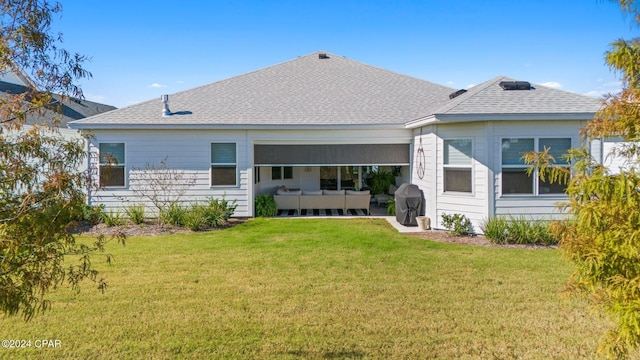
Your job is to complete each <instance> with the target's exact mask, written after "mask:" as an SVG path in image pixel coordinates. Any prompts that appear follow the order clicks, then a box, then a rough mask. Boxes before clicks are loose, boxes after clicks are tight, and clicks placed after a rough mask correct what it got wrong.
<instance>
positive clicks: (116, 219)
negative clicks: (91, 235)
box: [102, 210, 124, 227]
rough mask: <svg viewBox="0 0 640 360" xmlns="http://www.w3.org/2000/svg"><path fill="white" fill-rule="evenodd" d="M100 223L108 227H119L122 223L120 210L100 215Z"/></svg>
mask: <svg viewBox="0 0 640 360" xmlns="http://www.w3.org/2000/svg"><path fill="white" fill-rule="evenodd" d="M102 221H103V222H104V223H105V224H106V225H107V226H108V227H112V226H120V225H122V224H123V223H124V219H123V218H122V212H121V211H120V210H116V211H113V210H109V212H108V213H102Z"/></svg>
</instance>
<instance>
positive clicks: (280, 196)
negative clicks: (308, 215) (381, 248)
mask: <svg viewBox="0 0 640 360" xmlns="http://www.w3.org/2000/svg"><path fill="white" fill-rule="evenodd" d="M273 198H274V199H275V201H276V206H277V208H278V210H297V211H298V214H300V210H302V209H342V210H343V211H344V212H345V213H346V212H347V210H349V209H364V210H366V213H367V214H369V205H370V202H371V194H370V192H369V190H364V191H354V190H313V191H307V190H286V189H278V191H277V193H276V195H274V196H273Z"/></svg>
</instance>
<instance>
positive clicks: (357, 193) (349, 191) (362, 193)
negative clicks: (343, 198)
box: [347, 190, 370, 195]
mask: <svg viewBox="0 0 640 360" xmlns="http://www.w3.org/2000/svg"><path fill="white" fill-rule="evenodd" d="M369 193H370V191H369V190H362V191H356V190H347V195H369Z"/></svg>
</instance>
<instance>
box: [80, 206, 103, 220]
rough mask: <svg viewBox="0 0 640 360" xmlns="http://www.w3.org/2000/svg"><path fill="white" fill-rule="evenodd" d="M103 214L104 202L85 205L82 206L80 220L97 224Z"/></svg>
mask: <svg viewBox="0 0 640 360" xmlns="http://www.w3.org/2000/svg"><path fill="white" fill-rule="evenodd" d="M103 216H104V204H100V205H85V206H84V207H83V208H82V220H84V221H86V222H88V223H89V224H91V225H97V224H99V223H101V222H102V220H103Z"/></svg>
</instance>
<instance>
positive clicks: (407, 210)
mask: <svg viewBox="0 0 640 360" xmlns="http://www.w3.org/2000/svg"><path fill="white" fill-rule="evenodd" d="M395 200H396V220H397V221H398V223H400V224H401V225H405V226H407V225H412V226H417V225H418V222H417V221H416V216H420V211H421V210H422V191H420V188H418V186H416V185H412V184H402V185H400V187H399V188H398V190H396V193H395Z"/></svg>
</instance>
